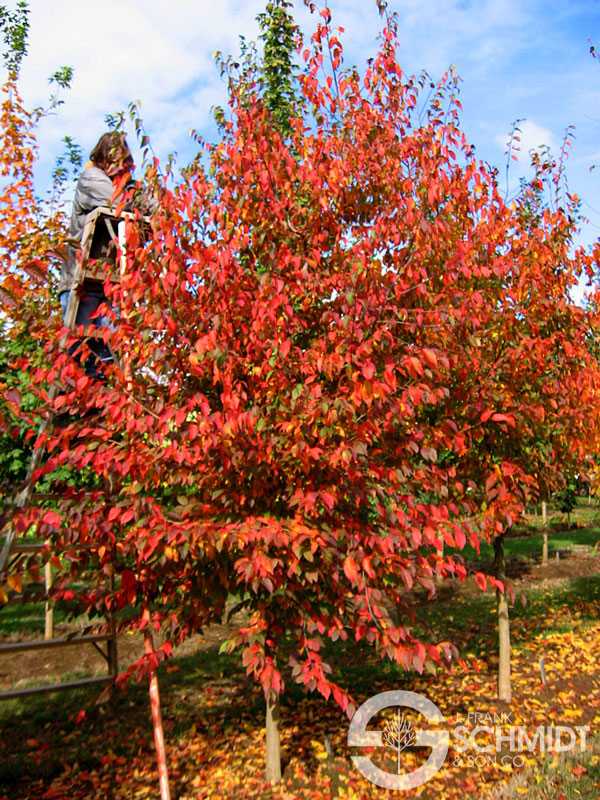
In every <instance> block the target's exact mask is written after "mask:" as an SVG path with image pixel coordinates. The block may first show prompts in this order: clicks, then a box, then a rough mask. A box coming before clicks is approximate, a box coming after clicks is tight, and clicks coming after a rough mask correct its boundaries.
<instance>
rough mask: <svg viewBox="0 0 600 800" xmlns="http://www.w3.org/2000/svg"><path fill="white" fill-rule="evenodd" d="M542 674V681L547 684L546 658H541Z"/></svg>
mask: <svg viewBox="0 0 600 800" xmlns="http://www.w3.org/2000/svg"><path fill="white" fill-rule="evenodd" d="M540 674H541V676H542V683H543V684H544V686H546V684H547V681H546V668H545V667H544V659H543V658H540Z"/></svg>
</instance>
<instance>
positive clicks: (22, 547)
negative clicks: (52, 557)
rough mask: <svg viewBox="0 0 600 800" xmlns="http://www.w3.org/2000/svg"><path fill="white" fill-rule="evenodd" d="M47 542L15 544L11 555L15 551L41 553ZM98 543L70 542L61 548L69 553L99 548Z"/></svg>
mask: <svg viewBox="0 0 600 800" xmlns="http://www.w3.org/2000/svg"><path fill="white" fill-rule="evenodd" d="M44 547H46V545H45V544H41V543H40V544H13V546H12V547H11V548H10V553H11V555H12V554H13V553H40V552H41V551H42V550H43V549H44ZM97 549H98V545H96V544H69V545H66V546H64V547H62V548H61V550H60V553H61V554H62V553H68V552H69V551H70V550H97Z"/></svg>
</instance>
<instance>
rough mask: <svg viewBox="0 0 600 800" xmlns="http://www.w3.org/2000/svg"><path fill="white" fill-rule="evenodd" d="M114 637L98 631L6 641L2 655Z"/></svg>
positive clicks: (108, 639) (0, 650) (0, 647)
mask: <svg viewBox="0 0 600 800" xmlns="http://www.w3.org/2000/svg"><path fill="white" fill-rule="evenodd" d="M112 638H113V637H112V636H111V635H110V634H108V633H98V634H91V635H89V636H71V638H66V637H63V638H60V639H37V640H35V641H33V642H6V643H5V644H0V655H1V654H2V653H19V652H24V651H26V650H44V649H45V648H48V647H66V646H67V645H72V644H73V645H74V644H90V643H93V642H108V641H110V640H111V639H112Z"/></svg>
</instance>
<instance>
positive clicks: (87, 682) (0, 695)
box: [0, 675, 114, 700]
mask: <svg viewBox="0 0 600 800" xmlns="http://www.w3.org/2000/svg"><path fill="white" fill-rule="evenodd" d="M113 681H114V678H113V677H112V676H108V675H106V676H104V677H101V678H82V679H81V680H79V681H64V682H63V683H51V684H49V685H47V686H30V687H29V688H28V689H9V690H8V691H6V692H0V700H9V699H10V698H11V697H24V696H25V695H28V694H43V693H44V692H60V691H63V690H64V689H79V688H80V687H83V686H93V685H94V684H99V683H112V682H113Z"/></svg>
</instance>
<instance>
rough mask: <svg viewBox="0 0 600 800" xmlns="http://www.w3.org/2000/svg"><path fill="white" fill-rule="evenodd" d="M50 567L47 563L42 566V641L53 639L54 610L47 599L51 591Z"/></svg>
mask: <svg viewBox="0 0 600 800" xmlns="http://www.w3.org/2000/svg"><path fill="white" fill-rule="evenodd" d="M52 583H53V580H52V565H51V564H50V562H49V561H47V562H46V563H45V564H44V584H45V588H46V607H45V618H44V639H54V608H53V607H52V602H51V600H50V598H49V594H50V590H51V589H52Z"/></svg>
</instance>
